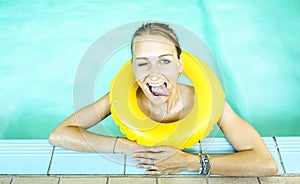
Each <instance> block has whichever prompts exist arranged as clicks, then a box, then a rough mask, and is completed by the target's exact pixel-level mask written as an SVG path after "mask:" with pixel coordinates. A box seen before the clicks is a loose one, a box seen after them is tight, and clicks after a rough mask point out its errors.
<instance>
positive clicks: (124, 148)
mask: <svg viewBox="0 0 300 184" xmlns="http://www.w3.org/2000/svg"><path fill="white" fill-rule="evenodd" d="M114 147H115V148H114V152H115V153H122V154H126V155H129V156H131V157H133V155H134V153H135V152H143V151H147V149H148V148H147V147H145V146H142V145H139V144H137V143H136V142H135V141H131V140H128V139H126V138H117V140H116V142H115V145H114Z"/></svg>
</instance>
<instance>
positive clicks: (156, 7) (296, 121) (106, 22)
mask: <svg viewBox="0 0 300 184" xmlns="http://www.w3.org/2000/svg"><path fill="white" fill-rule="evenodd" d="M299 10H300V3H299V1H297V0H294V1H293V0H291V1H279V0H272V1H260V0H245V1H238V0H230V1H219V0H216V1H210V0H202V1H196V0H190V1H188V2H184V3H183V1H179V0H174V1H171V2H168V1H162V0H154V1H140V2H138V1H133V0H132V1H116V0H114V1H82V2H80V1H64V3H62V2H61V1H47V0H46V1H41V2H40V1H28V2H25V1H14V0H9V1H4V0H2V1H1V0H0V76H1V77H0V84H1V90H0V104H1V111H0V127H1V128H0V139H45V138H47V137H48V135H49V133H50V132H51V131H52V130H53V128H54V127H55V126H57V125H58V124H59V123H60V122H61V121H62V120H64V119H65V118H66V117H67V116H69V115H70V114H71V113H72V112H73V111H74V104H73V86H74V76H75V73H76V71H77V67H78V65H79V63H80V61H81V58H82V57H83V55H84V54H85V52H86V51H87V49H88V48H89V47H90V45H91V44H92V43H94V41H95V40H97V39H98V38H99V37H101V36H102V35H103V34H105V33H106V32H108V31H110V30H111V29H113V28H115V27H117V26H120V25H123V24H127V23H131V22H134V21H141V20H145V22H147V21H150V20H159V21H167V22H173V23H175V24H179V25H181V26H184V27H185V28H187V29H189V30H191V31H192V32H194V33H195V34H197V35H198V36H199V37H201V38H202V39H203V40H204V42H205V43H206V44H207V45H208V46H209V47H210V49H211V51H212V52H213V54H214V55H215V58H216V60H217V62H218V64H219V66H220V69H221V71H222V73H223V78H224V81H225V91H226V95H227V101H228V102H229V103H230V104H231V105H232V106H233V108H234V109H235V110H236V112H237V113H238V114H240V115H241V116H242V117H243V118H245V119H246V120H247V121H248V122H250V123H251V124H252V125H253V126H254V127H255V128H256V129H257V130H258V131H259V133H260V134H261V135H263V136H300V113H299V112H300V106H299V102H300V94H299V91H300V82H299V81H300V62H299V58H300V47H299V45H300V35H299V28H300V11H299ZM179 39H180V38H179ZM111 41H112V42H113V41H114V40H113V38H112V40H111ZM125 52H127V54H128V50H127V51H126V50H125ZM99 54H101V50H99ZM128 59H129V58H128ZM112 60H113V58H112ZM116 60H117V59H116ZM112 62H116V61H115V60H113V61H112ZM117 70H118V67H114V65H113V64H111V63H110V64H108V65H107V68H104V69H103V70H102V71H101V73H99V77H98V79H97V83H96V85H95V97H94V99H97V98H99V97H100V96H102V95H103V94H105V93H106V92H108V90H109V82H110V80H111V79H112V78H113V76H114V75H113V74H114V73H115V72H116V71H117ZM94 131H97V132H101V133H104V134H116V135H119V134H120V132H119V130H118V127H117V126H116V125H114V123H113V121H112V119H111V118H110V117H109V118H107V119H106V120H105V121H104V122H103V125H99V126H97V127H95V128H94Z"/></svg>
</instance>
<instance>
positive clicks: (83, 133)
mask: <svg viewBox="0 0 300 184" xmlns="http://www.w3.org/2000/svg"><path fill="white" fill-rule="evenodd" d="M108 115H110V103H109V95H108V94H106V95H105V96H103V97H102V98H101V99H99V100H98V101H96V102H95V103H92V104H90V105H88V106H86V107H84V108H82V109H80V110H78V111H77V112H75V113H74V114H72V115H71V116H70V117H68V118H67V119H66V120H64V121H63V122H62V123H61V124H59V125H58V126H57V127H56V128H55V130H54V131H53V132H52V133H51V134H50V136H49V143H50V144H52V145H55V146H58V147H63V148H66V149H70V150H76V151H86V152H115V153H124V154H129V155H131V154H132V153H133V152H134V151H135V150H138V149H139V148H141V146H139V145H137V144H136V143H135V142H132V141H129V140H127V139H123V138H118V139H117V138H116V137H109V136H104V135H99V134H95V133H92V132H89V131H87V129H88V128H90V127H92V126H94V125H96V124H97V123H99V122H100V121H101V120H103V119H104V118H106V117H107V116H108Z"/></svg>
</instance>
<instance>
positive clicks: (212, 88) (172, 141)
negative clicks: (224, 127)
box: [109, 52, 225, 149]
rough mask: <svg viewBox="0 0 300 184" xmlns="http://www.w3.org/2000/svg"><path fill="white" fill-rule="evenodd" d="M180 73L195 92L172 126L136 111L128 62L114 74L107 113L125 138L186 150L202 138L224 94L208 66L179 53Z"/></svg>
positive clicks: (216, 115) (134, 85) (219, 110)
mask: <svg viewBox="0 0 300 184" xmlns="http://www.w3.org/2000/svg"><path fill="white" fill-rule="evenodd" d="M182 58H183V65H184V67H183V74H184V75H186V76H187V77H188V78H189V79H190V80H191V82H192V83H193V86H194V89H195V97H194V105H193V108H192V110H191V111H190V112H189V114H187V115H186V116H185V117H184V118H183V119H181V120H179V121H176V122H172V123H159V122H155V121H153V120H152V119H150V118H149V117H148V116H146V115H145V114H144V113H143V112H142V111H141V110H140V108H139V106H138V103H137V98H136V91H137V89H138V87H139V86H138V84H137V82H136V79H135V77H134V74H133V71H132V66H131V61H128V62H127V63H126V64H125V65H124V66H123V67H122V68H121V70H120V71H119V73H118V74H117V75H116V77H115V78H114V79H113V81H112V82H111V86H110V94H109V95H110V104H111V114H112V118H113V119H114V121H115V123H116V124H117V125H119V126H120V130H121V132H122V133H124V134H125V135H126V136H127V138H128V139H130V140H133V141H137V143H138V144H141V145H145V146H157V145H166V146H172V147H175V148H178V149H184V148H189V147H191V146H193V145H194V144H196V143H197V142H198V141H199V140H201V139H203V138H205V137H206V136H207V135H208V134H209V133H210V131H211V130H212V129H213V126H214V125H215V124H216V122H217V121H218V119H219V118H220V116H221V114H222V110H223V107H224V102H225V94H224V91H223V89H222V87H221V84H220V82H219V80H218V78H217V77H216V75H215V74H214V72H213V71H212V70H211V69H210V67H209V66H208V65H207V64H206V63H205V62H203V61H202V60H201V59H199V58H197V57H196V56H194V55H192V54H189V53H187V52H183V53H182Z"/></svg>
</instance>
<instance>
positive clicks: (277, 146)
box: [273, 136, 286, 174]
mask: <svg viewBox="0 0 300 184" xmlns="http://www.w3.org/2000/svg"><path fill="white" fill-rule="evenodd" d="M273 140H274V143H275V147H276V149H277V153H278V156H279V160H280V165H281V167H282V170H283V174H286V170H285V167H284V163H283V160H282V157H281V153H280V150H279V145H278V143H277V140H276V137H275V136H274V137H273Z"/></svg>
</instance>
